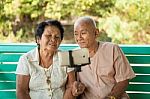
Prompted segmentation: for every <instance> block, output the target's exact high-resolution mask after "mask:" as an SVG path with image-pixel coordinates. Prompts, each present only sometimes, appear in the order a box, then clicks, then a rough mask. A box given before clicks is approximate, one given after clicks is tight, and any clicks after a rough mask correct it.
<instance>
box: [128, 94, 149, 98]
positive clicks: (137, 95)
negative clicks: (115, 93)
mask: <svg viewBox="0 0 150 99" xmlns="http://www.w3.org/2000/svg"><path fill="white" fill-rule="evenodd" d="M129 96H130V99H150V94H144V93H129Z"/></svg>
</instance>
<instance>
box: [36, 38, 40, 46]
mask: <svg viewBox="0 0 150 99" xmlns="http://www.w3.org/2000/svg"><path fill="white" fill-rule="evenodd" d="M40 40H41V39H40V37H36V43H37V45H40Z"/></svg>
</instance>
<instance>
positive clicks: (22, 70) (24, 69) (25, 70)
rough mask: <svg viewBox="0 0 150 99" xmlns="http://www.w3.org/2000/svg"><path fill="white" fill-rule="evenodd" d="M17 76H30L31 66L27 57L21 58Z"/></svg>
mask: <svg viewBox="0 0 150 99" xmlns="http://www.w3.org/2000/svg"><path fill="white" fill-rule="evenodd" d="M16 74H21V75H29V64H28V59H27V57H26V56H25V55H23V56H21V57H20V59H19V62H18V65H17V69H16Z"/></svg>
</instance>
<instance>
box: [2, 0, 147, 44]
mask: <svg viewBox="0 0 150 99" xmlns="http://www.w3.org/2000/svg"><path fill="white" fill-rule="evenodd" d="M149 5H150V0H1V1H0V41H4V40H5V41H8V42H9V41H10V42H31V41H34V29H35V27H36V25H37V24H38V23H39V22H40V21H42V20H46V19H58V20H66V21H67V22H69V23H68V24H72V23H73V21H74V20H75V19H76V18H77V17H79V16H85V15H88V16H93V17H94V18H95V19H96V20H98V22H99V28H100V29H103V33H102V34H101V37H99V38H98V39H99V40H108V41H109V40H110V39H109V38H111V39H112V42H115V43H128V44H130V43H132V44H148V43H150V32H149V31H150V25H149V24H150V7H149ZM104 31H105V32H104ZM10 37H13V38H12V39H10ZM142 38H143V39H142Z"/></svg>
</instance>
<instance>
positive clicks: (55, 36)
mask: <svg viewBox="0 0 150 99" xmlns="http://www.w3.org/2000/svg"><path fill="white" fill-rule="evenodd" d="M60 43H61V33H60V30H59V29H58V28H57V27H55V26H46V27H45V29H44V32H43V34H42V37H41V39H39V44H40V49H44V50H48V51H53V52H54V51H56V50H57V49H58V47H59V45H60Z"/></svg>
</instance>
